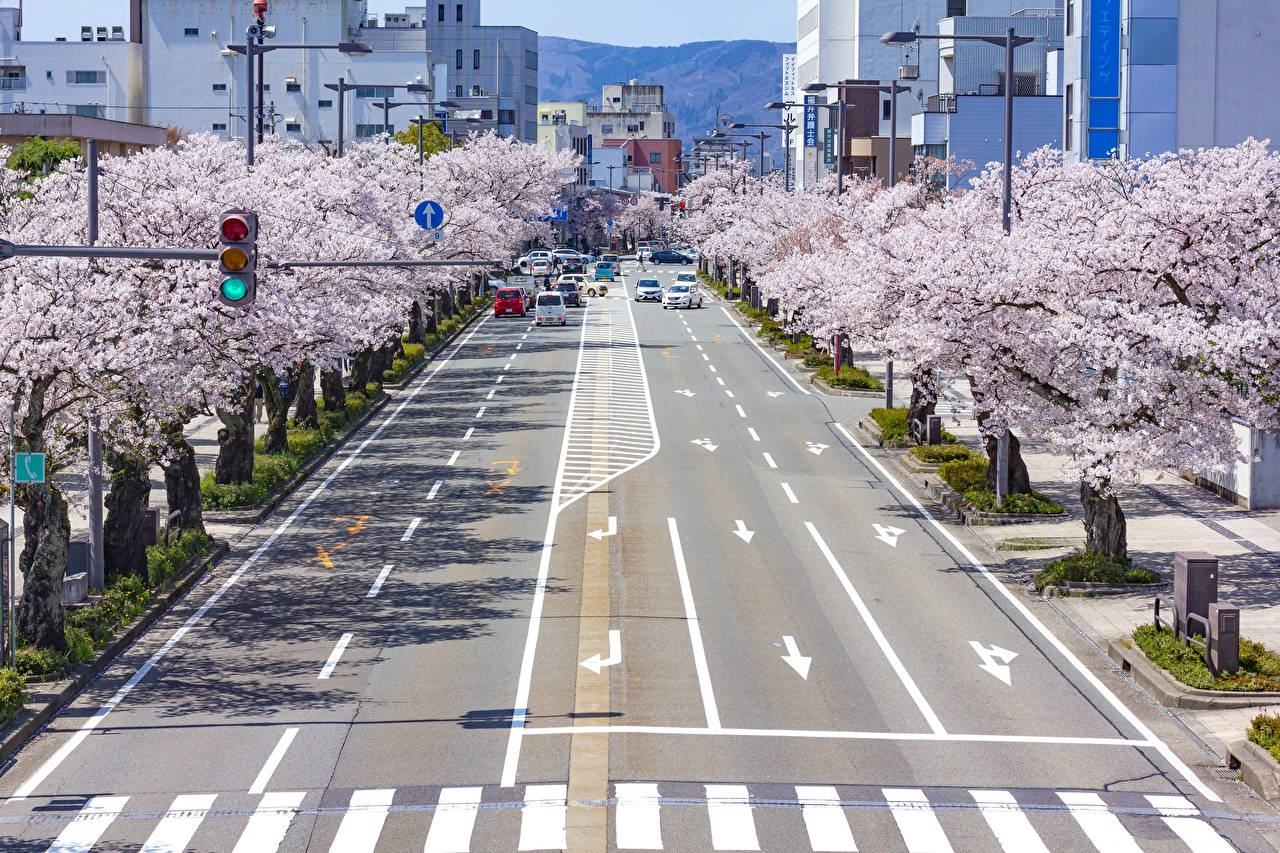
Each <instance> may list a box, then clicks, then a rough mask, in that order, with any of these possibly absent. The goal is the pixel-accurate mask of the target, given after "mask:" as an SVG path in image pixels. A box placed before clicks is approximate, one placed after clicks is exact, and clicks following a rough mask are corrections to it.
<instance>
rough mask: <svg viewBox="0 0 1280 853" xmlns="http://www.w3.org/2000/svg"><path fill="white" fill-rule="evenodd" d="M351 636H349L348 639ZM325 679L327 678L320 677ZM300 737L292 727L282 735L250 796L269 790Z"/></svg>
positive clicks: (259, 772) (254, 783)
mask: <svg viewBox="0 0 1280 853" xmlns="http://www.w3.org/2000/svg"><path fill="white" fill-rule="evenodd" d="M350 636H351V635H350V634H348V635H347V637H350ZM320 677H321V678H325V677H327V676H323V675H322V676H320ZM297 736H298V727H297V726H291V727H289V728H287V729H285V730H284V733H283V734H282V735H280V740H278V741H276V748H275V749H273V750H271V755H269V756H267V763H266V764H264V765H262V769H261V770H259V771H258V777H257V778H256V779H254V780H253V784H252V785H250V786H249V793H250V794H261V793H262V792H263V791H265V790H267V783H268V782H270V781H271V774H272V773H275V772H276V768H277V767H279V766H280V762H281V760H283V759H284V754H285V753H286V752H288V751H289V744H291V743H293V739H294V738H295V737H297Z"/></svg>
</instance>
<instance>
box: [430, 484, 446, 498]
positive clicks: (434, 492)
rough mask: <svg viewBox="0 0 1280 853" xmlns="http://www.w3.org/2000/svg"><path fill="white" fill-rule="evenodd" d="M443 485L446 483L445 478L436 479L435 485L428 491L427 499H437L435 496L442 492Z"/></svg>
mask: <svg viewBox="0 0 1280 853" xmlns="http://www.w3.org/2000/svg"><path fill="white" fill-rule="evenodd" d="M442 485H444V480H436V482H435V485H433V486H432V487H431V491H429V492H427V500H429V501H431V500H435V497H436V495H437V494H438V493H439V492H440V487H441V486H442Z"/></svg>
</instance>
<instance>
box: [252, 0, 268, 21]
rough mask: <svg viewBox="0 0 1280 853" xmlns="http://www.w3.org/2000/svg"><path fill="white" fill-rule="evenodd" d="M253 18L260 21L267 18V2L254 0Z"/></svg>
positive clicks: (265, 0)
mask: <svg viewBox="0 0 1280 853" xmlns="http://www.w3.org/2000/svg"><path fill="white" fill-rule="evenodd" d="M253 16H254V17H255V18H257V19H258V20H259V21H261V20H262V19H263V18H265V17H266V16H267V0H253Z"/></svg>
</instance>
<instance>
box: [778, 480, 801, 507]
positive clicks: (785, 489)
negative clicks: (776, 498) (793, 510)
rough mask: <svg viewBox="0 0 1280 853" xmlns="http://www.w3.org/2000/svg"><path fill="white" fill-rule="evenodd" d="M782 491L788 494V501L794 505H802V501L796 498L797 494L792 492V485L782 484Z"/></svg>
mask: <svg viewBox="0 0 1280 853" xmlns="http://www.w3.org/2000/svg"><path fill="white" fill-rule="evenodd" d="M782 491H783V492H784V493H785V494H786V496H787V500H789V501H791V502H792V503H793V504H798V503H800V499H799V498H798V497H796V493H795V492H793V491H791V484H790V483H783V484H782Z"/></svg>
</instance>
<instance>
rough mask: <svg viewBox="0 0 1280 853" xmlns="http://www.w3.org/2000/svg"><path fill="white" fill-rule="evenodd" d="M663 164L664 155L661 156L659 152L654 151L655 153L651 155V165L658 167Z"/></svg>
mask: <svg viewBox="0 0 1280 853" xmlns="http://www.w3.org/2000/svg"><path fill="white" fill-rule="evenodd" d="M661 163H662V155H661V154H659V153H658V152H657V151H653V152H651V153H650V154H649V164H650V165H654V166H657V165H661Z"/></svg>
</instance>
